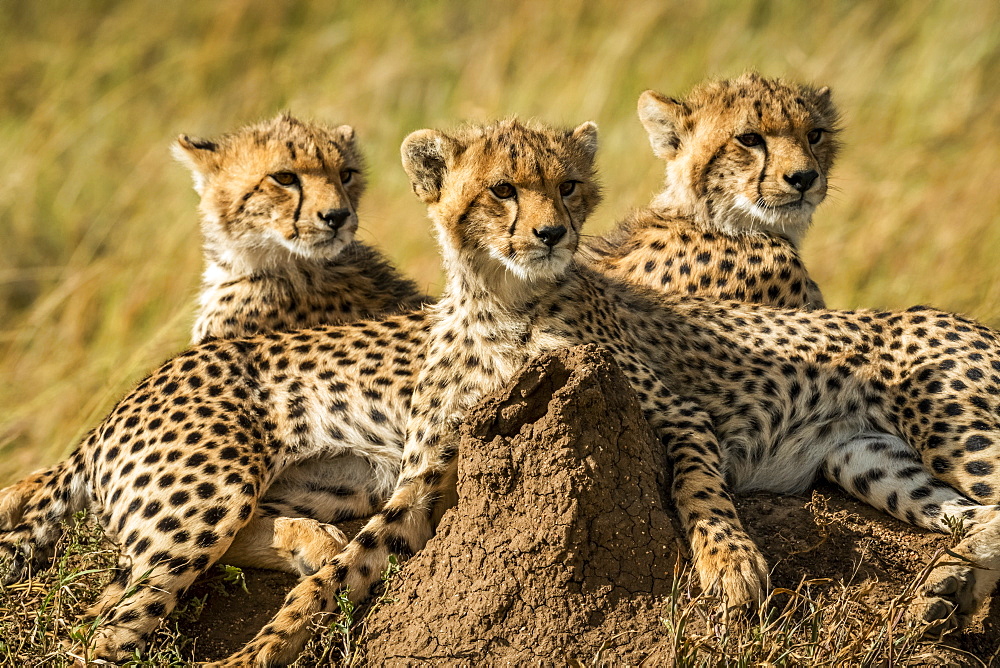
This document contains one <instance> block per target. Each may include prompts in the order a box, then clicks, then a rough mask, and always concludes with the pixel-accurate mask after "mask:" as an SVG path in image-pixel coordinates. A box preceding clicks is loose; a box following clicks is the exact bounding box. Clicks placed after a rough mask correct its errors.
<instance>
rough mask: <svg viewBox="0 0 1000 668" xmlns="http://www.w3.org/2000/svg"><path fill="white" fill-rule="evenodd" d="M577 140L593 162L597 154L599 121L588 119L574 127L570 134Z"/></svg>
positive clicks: (588, 158)
mask: <svg viewBox="0 0 1000 668" xmlns="http://www.w3.org/2000/svg"><path fill="white" fill-rule="evenodd" d="M570 136H571V137H573V139H574V140H575V141H576V144H577V146H579V147H580V149H581V150H583V154H584V155H585V156H586V158H587V160H588V161H589V162H591V163H593V162H594V158H595V157H596V156H597V123H595V122H593V121H587V122H586V123H583V124H582V125H578V126H577V127H576V128H574V129H573V132H572V133H571V135H570Z"/></svg>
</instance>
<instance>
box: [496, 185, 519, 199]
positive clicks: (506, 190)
mask: <svg viewBox="0 0 1000 668" xmlns="http://www.w3.org/2000/svg"><path fill="white" fill-rule="evenodd" d="M490 192H491V193H493V195H494V196H495V197H496V198H497V199H510V198H511V197H513V196H514V195H516V194H517V190H515V189H514V186H512V185H510V184H509V183H506V182H504V183H498V184H496V185H495V186H493V187H492V188H490Z"/></svg>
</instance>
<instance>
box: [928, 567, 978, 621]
mask: <svg viewBox="0 0 1000 668" xmlns="http://www.w3.org/2000/svg"><path fill="white" fill-rule="evenodd" d="M976 589H977V587H976V569H974V568H972V566H965V565H953V566H947V567H939V568H938V569H935V570H934V571H933V572H932V574H931V581H930V582H929V583H928V584H927V585H926V586H925V587H924V589H923V591H922V592H921V596H920V598H918V599H917V600H916V601H915V602H914V604H913V608H912V615H913V617H914V618H915V619H916V620H917V621H919V622H921V623H923V624H926V625H927V626H926V628H925V629H924V634H925V635H926V636H928V637H931V638H940V637H941V636H943V635H945V634H947V633H951V632H952V631H958V630H961V629H963V628H965V627H966V626H968V625H969V620H970V618H971V617H972V614H973V613H974V612H975V611H976V610H977V609H978V608H979V604H980V601H979V600H978V597H977V596H976Z"/></svg>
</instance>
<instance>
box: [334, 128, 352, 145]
mask: <svg viewBox="0 0 1000 668" xmlns="http://www.w3.org/2000/svg"><path fill="white" fill-rule="evenodd" d="M334 133H335V134H336V135H337V136H338V137H340V138H341V139H343V140H344V141H346V142H353V141H354V128H352V127H351V126H350V125H341V126H340V127H338V128H336V129H335V130H334Z"/></svg>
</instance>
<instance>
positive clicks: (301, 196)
mask: <svg viewBox="0 0 1000 668" xmlns="http://www.w3.org/2000/svg"><path fill="white" fill-rule="evenodd" d="M305 199H306V194H305V192H303V190H302V184H301V182H300V183H299V201H298V202H297V203H296V204H295V217H294V218H292V229H293V230H294V231H295V236H296V237H297V236H299V214H301V213H302V203H303V202H304V201H305Z"/></svg>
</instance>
